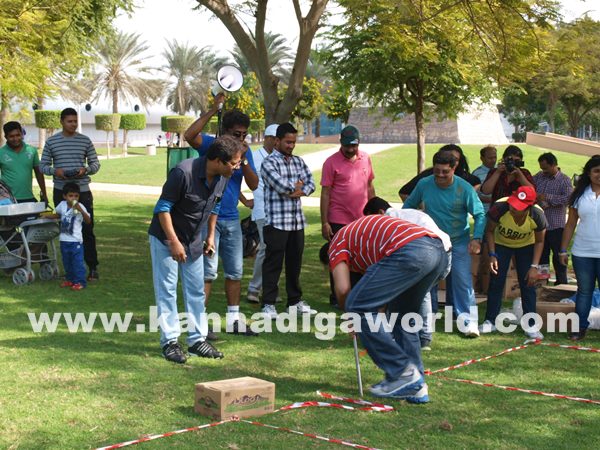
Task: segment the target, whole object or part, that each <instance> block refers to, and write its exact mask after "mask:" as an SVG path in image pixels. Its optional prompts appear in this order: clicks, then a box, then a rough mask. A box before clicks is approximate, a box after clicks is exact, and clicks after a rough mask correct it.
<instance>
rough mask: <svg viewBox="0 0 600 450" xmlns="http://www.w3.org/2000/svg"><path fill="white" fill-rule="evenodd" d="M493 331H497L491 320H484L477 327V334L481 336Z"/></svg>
mask: <svg viewBox="0 0 600 450" xmlns="http://www.w3.org/2000/svg"><path fill="white" fill-rule="evenodd" d="M495 331H498V330H497V329H496V325H494V324H493V323H492V321H491V320H486V321H485V322H483V323H482V324H481V325H479V332H480V333H481V334H487V333H493V332H495Z"/></svg>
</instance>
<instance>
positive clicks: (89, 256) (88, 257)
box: [52, 188, 98, 270]
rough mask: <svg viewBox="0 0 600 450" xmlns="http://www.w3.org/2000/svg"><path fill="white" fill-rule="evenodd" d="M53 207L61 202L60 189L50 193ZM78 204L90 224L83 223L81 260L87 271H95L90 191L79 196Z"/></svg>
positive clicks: (92, 197)
mask: <svg viewBox="0 0 600 450" xmlns="http://www.w3.org/2000/svg"><path fill="white" fill-rule="evenodd" d="M52 198H53V200H54V207H55V208H56V206H57V205H58V204H59V203H60V202H62V201H63V193H62V189H56V188H54V191H53V192H52ZM79 202H80V203H81V204H82V205H83V206H85V209H87V212H88V214H89V215H90V218H91V219H92V223H90V224H89V225H88V224H87V223H85V222H83V226H82V228H81V234H82V235H83V258H84V259H85V263H86V264H87V266H88V269H89V270H96V268H97V267H98V252H97V251H96V236H95V235H94V196H93V195H92V191H87V192H82V193H81V194H79Z"/></svg>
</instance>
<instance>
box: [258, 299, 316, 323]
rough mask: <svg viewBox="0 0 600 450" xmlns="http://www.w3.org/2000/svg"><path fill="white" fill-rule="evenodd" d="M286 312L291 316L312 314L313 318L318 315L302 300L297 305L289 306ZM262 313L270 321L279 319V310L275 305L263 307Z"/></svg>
mask: <svg viewBox="0 0 600 450" xmlns="http://www.w3.org/2000/svg"><path fill="white" fill-rule="evenodd" d="M286 311H287V312H288V313H289V314H296V315H300V314H310V315H311V316H313V315H315V314H317V310H316V309H312V308H311V307H310V306H309V305H308V303H306V302H305V301H304V300H300V301H299V302H298V303H296V304H295V305H292V306H288V307H287V308H286ZM261 312H262V314H263V316H265V317H266V318H268V319H271V320H275V319H277V310H276V309H275V305H265V306H263V308H262V311H261Z"/></svg>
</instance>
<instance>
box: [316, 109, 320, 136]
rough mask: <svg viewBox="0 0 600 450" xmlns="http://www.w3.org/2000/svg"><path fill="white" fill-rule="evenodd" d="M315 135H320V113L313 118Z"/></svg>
mask: <svg viewBox="0 0 600 450" xmlns="http://www.w3.org/2000/svg"><path fill="white" fill-rule="evenodd" d="M315 137H316V138H318V137H321V115H320V114H319V116H318V117H317V118H316V119H315Z"/></svg>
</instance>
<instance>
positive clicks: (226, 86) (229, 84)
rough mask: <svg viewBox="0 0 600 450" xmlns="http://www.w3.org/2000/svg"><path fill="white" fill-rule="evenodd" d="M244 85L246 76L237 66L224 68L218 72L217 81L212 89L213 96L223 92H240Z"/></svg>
mask: <svg viewBox="0 0 600 450" xmlns="http://www.w3.org/2000/svg"><path fill="white" fill-rule="evenodd" d="M243 84H244V76H243V75H242V72H241V71H240V69H238V68H237V67H235V66H223V67H221V68H220V69H219V70H218V71H217V81H216V83H215V84H214V85H213V87H212V94H213V95H214V96H216V95H217V94H219V93H220V92H222V91H227V92H235V91H239V90H240V89H241V87H242V85H243Z"/></svg>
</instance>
